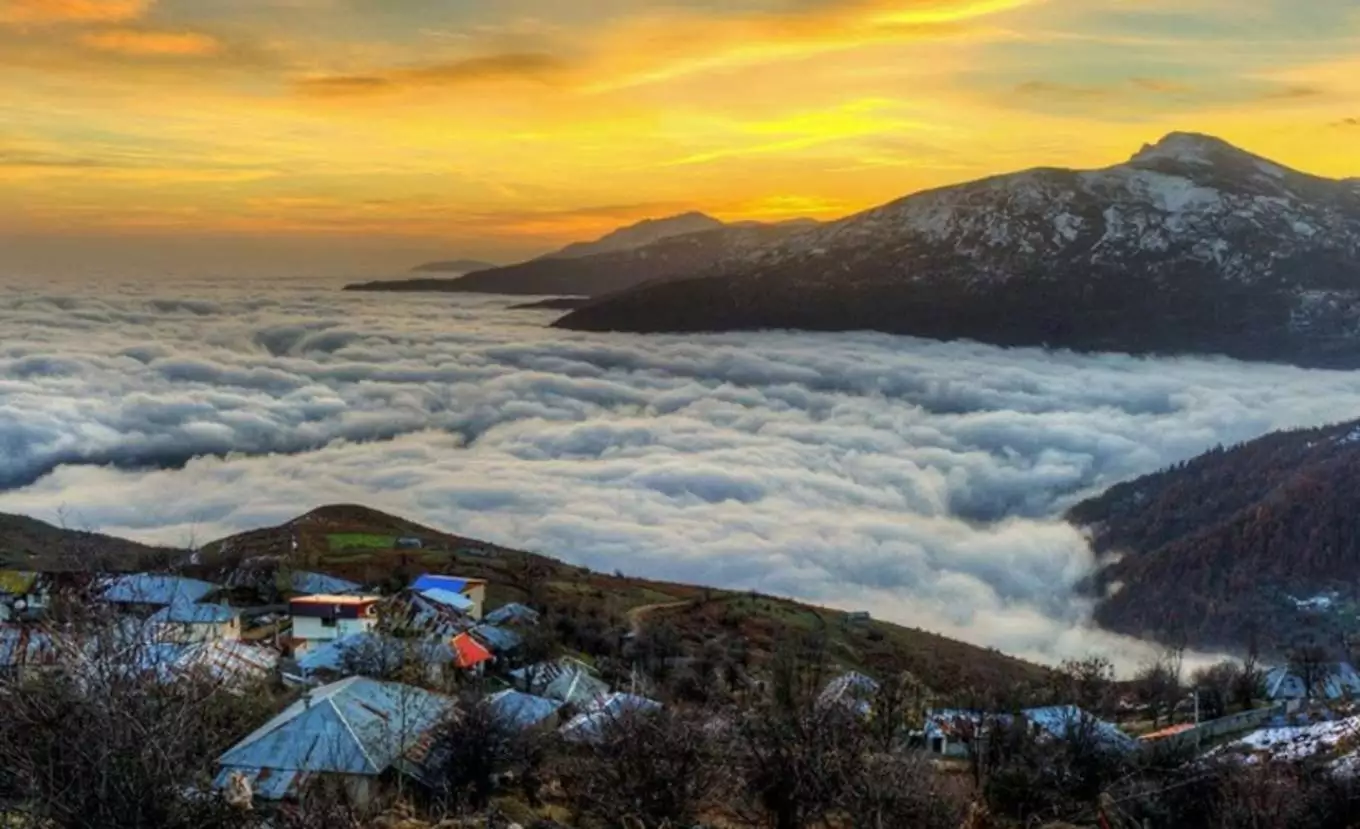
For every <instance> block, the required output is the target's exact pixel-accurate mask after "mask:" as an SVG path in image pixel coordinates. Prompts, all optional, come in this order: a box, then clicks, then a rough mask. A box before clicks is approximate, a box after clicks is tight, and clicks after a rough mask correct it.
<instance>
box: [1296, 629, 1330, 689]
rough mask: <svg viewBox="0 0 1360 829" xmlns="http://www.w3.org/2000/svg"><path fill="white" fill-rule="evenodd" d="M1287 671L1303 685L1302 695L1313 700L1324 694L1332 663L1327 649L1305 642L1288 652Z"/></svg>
mask: <svg viewBox="0 0 1360 829" xmlns="http://www.w3.org/2000/svg"><path fill="white" fill-rule="evenodd" d="M1289 670H1290V672H1291V673H1292V674H1294V675H1295V676H1297V677H1298V678H1299V681H1300V682H1302V683H1303V695H1304V698H1306V699H1310V700H1311V699H1313V698H1314V697H1316V696H1319V695H1325V694H1326V686H1327V681H1328V680H1329V679H1331V677H1332V661H1331V657H1330V654H1329V653H1328V652H1327V648H1326V647H1324V646H1322V645H1319V644H1317V643H1315V642H1311V641H1310V642H1305V643H1303V644H1300V645H1298V646H1297V647H1295V648H1294V649H1293V650H1291V651H1290V652H1289Z"/></svg>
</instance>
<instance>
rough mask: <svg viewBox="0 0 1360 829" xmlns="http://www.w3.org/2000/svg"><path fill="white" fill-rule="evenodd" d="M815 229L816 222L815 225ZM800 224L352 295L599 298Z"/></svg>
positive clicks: (726, 230) (721, 232)
mask: <svg viewBox="0 0 1360 829" xmlns="http://www.w3.org/2000/svg"><path fill="white" fill-rule="evenodd" d="M813 224H814V225H815V222H814V223H813ZM808 227H809V225H808V224H806V223H803V222H800V221H798V220H793V221H789V222H776V223H759V222H740V223H735V224H732V225H721V226H719V227H718V228H715V229H708V230H699V231H695V232H688V233H679V234H676V235H669V236H664V237H662V238H660V239H657V240H655V241H651V242H648V243H646V244H641V245H639V246H637V247H629V248H622V249H616V250H608V251H603V252H598V253H592V254H583V255H573V256H555V255H548V256H543V257H539V258H537V259H530V260H529V261H527V262H520V263H518V264H515V265H506V266H505V267H501V268H493V269H491V270H485V271H477V272H475V273H470V274H465V275H464V276H461V277H458V278H456V279H406V280H389V281H378V282H363V283H356V284H352V285H346V286H345V290H347V291H447V292H466V293H487V294H507V295H517V296H559V297H560V296H576V297H581V296H599V295H602V294H607V293H611V292H614V291H621V290H626V289H628V288H633V287H636V286H638V285H640V284H643V283H646V282H650V281H658V280H665V279H670V278H674V277H676V276H683V275H685V274H688V273H692V272H694V271H702V270H704V269H707V268H711V267H713V266H715V265H716V264H717V263H719V262H722V261H726V260H731V259H737V258H740V257H741V256H743V255H745V253H746V252H747V251H749V250H752V249H754V248H758V247H761V246H763V245H767V244H769V243H771V242H773V241H775V240H778V239H781V238H784V237H786V236H790V235H793V234H796V233H799V232H806V231H807V229H808Z"/></svg>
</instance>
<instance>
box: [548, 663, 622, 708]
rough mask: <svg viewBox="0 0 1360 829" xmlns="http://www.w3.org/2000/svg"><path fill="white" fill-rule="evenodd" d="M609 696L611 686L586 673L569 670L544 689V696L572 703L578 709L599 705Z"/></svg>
mask: <svg viewBox="0 0 1360 829" xmlns="http://www.w3.org/2000/svg"><path fill="white" fill-rule="evenodd" d="M608 694H609V686H608V685H607V684H606V683H605V682H604V681H602V680H600V679H597V678H595V677H593V676H591V675H590V674H588V673H586V672H585V671H579V670H568V671H563V672H562V673H560V674H558V675H557V677H556V678H555V679H553V680H552V681H551V682H549V683H548V684H547V685H546V686H545V687H544V688H543V696H545V697H550V698H552V699H556V700H561V701H562V702H570V703H571V704H573V705H575V706H577V707H578V708H586V707H590V706H594V705H597V704H598V703H599V702H600V701H601V700H602V699H604V698H605V697H606V696H607V695H608Z"/></svg>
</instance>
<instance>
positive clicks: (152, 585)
mask: <svg viewBox="0 0 1360 829" xmlns="http://www.w3.org/2000/svg"><path fill="white" fill-rule="evenodd" d="M217 590H218V587H217V585H215V584H211V583H209V582H206V581H199V580H198V579H186V578H182V577H180V576H172V575H168V574H165V573H133V574H130V575H126V576H114V577H112V578H110V579H108V580H106V581H105V582H104V584H103V586H102V588H101V589H100V590H99V598H100V599H102V600H103V601H105V602H108V603H109V604H114V605H120V606H123V607H126V608H129V609H135V608H161V607H169V606H170V605H172V604H193V603H195V602H199V601H202V600H203V599H204V598H205V597H207V596H208V595H210V594H212V593H215V592H217Z"/></svg>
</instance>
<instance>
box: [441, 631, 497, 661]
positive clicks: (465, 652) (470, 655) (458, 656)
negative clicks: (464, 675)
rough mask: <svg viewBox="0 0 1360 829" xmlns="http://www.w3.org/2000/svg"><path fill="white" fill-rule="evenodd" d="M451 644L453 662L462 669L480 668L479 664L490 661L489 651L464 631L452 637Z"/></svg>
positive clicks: (491, 657)
mask: <svg viewBox="0 0 1360 829" xmlns="http://www.w3.org/2000/svg"><path fill="white" fill-rule="evenodd" d="M449 644H450V645H452V646H453V651H454V661H453V664H454V665H456V666H457V667H459V668H463V669H464V670H474V669H476V670H478V671H480V670H481V666H482V665H485V664H486V663H487V662H490V661H491V660H492V659H494V658H495V657H493V656H492V655H491V651H489V650H487V648H486V646H485V645H483V644H482V643H481V642H478V641H477V640H476V639H473V638H472V637H471V636H469V635H468V634H467V633H466V632H464V633H460V634H458V635H457V636H455V637H453V639H452V640H450V642H449Z"/></svg>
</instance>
